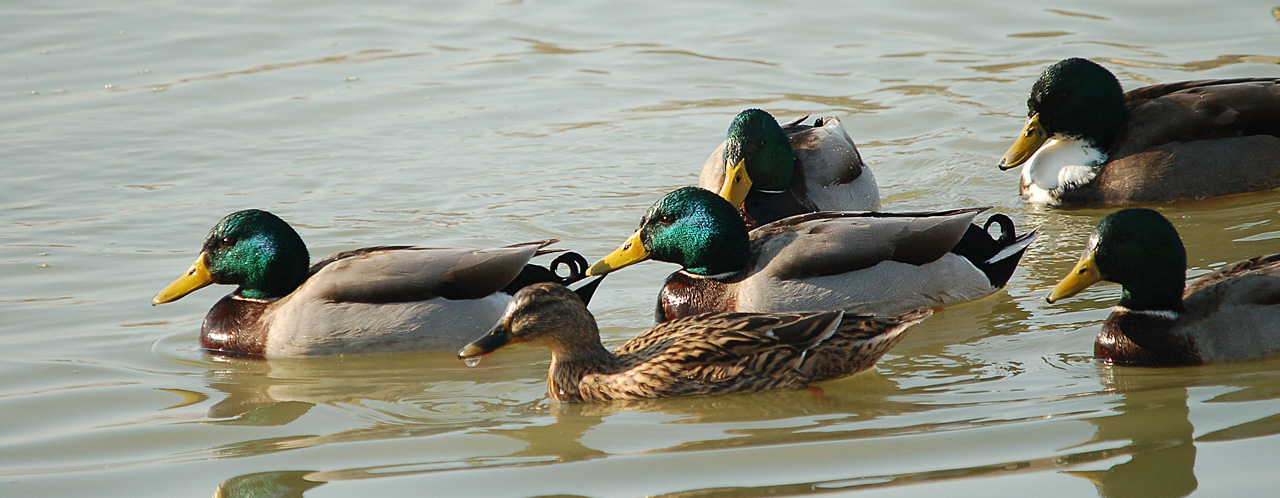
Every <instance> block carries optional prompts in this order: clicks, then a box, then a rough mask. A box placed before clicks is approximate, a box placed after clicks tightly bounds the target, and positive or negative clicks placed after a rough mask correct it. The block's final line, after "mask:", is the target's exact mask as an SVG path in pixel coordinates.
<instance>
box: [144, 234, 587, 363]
mask: <svg viewBox="0 0 1280 498" xmlns="http://www.w3.org/2000/svg"><path fill="white" fill-rule="evenodd" d="M554 242H556V241H555V240H543V241H539V242H529V243H524V244H516V245H512V246H507V247H499V248H494V249H453V248H442V249H436V248H431V249H428V248H421V247H408V246H382V247H367V248H364V249H356V250H353V251H346V252H341V253H338V254H334V255H332V256H329V257H328V258H325V259H324V260H321V261H320V262H318V263H316V264H314V265H311V264H310V261H309V259H310V258H309V256H308V254H307V246H306V244H304V243H303V242H302V237H299V236H298V233H297V232H296V231H294V230H293V227H290V226H289V224H288V223H286V222H285V221H284V220H282V219H280V218H279V217H277V216H276V215H274V214H271V213H268V212H266V211H261V210H257V209H250V210H245V211H237V212H234V213H231V214H229V215H227V216H226V217H225V218H223V219H222V221H219V222H218V224H217V225H215V226H214V227H213V229H212V230H211V231H210V232H209V235H208V237H206V238H205V242H204V247H203V248H202V249H201V251H200V256H199V257H197V258H196V262H195V263H194V264H192V265H191V268H190V269H189V270H187V273H186V274H185V275H183V276H182V277H181V278H179V279H178V280H176V281H174V282H173V283H172V284H170V285H169V286H168V287H166V288H165V289H164V290H162V291H160V293H159V294H157V295H156V297H155V299H153V300H152V301H151V304H152V305H156V304H163V303H168V302H172V301H176V300H178V299H181V298H182V297H183V296H186V295H187V294H190V293H192V292H195V291H196V290H199V289H201V288H203V287H205V286H207V285H209V284H215V283H216V284H230V285H236V286H238V287H237V288H236V290H235V291H234V292H232V293H231V294H228V295H227V296H226V297H224V298H222V300H220V301H218V303H217V304H214V305H213V309H210V310H209V314H208V315H206V316H205V319H204V323H203V325H202V326H201V328H200V329H201V330H200V346H201V347H203V348H204V349H206V350H209V351H212V352H219V353H228V354H241V355H249V356H268V357H280V356H313V355H330V354H349V353H376V352H404V351H423V350H444V349H453V348H456V347H459V346H461V345H463V344H466V343H467V341H468V340H470V339H472V338H474V337H475V336H476V335H477V334H480V333H481V332H483V331H484V330H486V329H487V328H488V324H489V323H492V322H493V321H494V320H496V319H497V318H498V317H499V316H501V315H502V312H503V310H504V309H505V308H506V305H507V303H508V302H509V301H510V300H511V294H514V293H515V291H516V290H518V289H519V288H520V287H521V286H524V285H528V284H530V283H533V282H540V281H548V280H555V281H562V280H564V279H560V278H559V277H557V276H556V275H555V274H554V273H553V272H552V271H551V270H548V269H546V268H542V267H538V266H536V265H529V264H528V263H529V260H530V259H531V258H533V257H534V256H536V255H539V254H543V253H544V249H543V248H544V247H546V246H548V245H550V244H552V243H554ZM569 255H572V256H569ZM565 256H568V258H569V259H570V260H572V258H575V257H576V258H577V259H578V260H580V261H581V262H580V264H579V266H586V260H582V259H581V256H577V255H576V254H574V253H567V254H566V255H564V256H562V257H565ZM568 264H569V265H570V266H571V267H572V266H573V264H572V263H568ZM579 274H580V272H579ZM570 278H573V276H571V277H570ZM591 290H594V289H593V288H592V289H587V292H588V294H584V297H587V298H589V292H590V291H591Z"/></svg>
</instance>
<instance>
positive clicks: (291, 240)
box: [202, 209, 311, 299]
mask: <svg viewBox="0 0 1280 498" xmlns="http://www.w3.org/2000/svg"><path fill="white" fill-rule="evenodd" d="M202 251H203V252H204V253H205V254H206V255H207V256H206V261H205V263H206V264H207V265H208V267H209V274H210V275H212V276H213V281H214V282H215V283H219V284H232V285H239V286H240V289H239V291H238V292H239V293H240V295H242V296H245V297H253V298H261V299H271V298H278V297H282V296H284V295H286V294H288V293H290V292H293V290H294V289H296V288H298V286H299V285H302V281H303V280H306V278H307V269H308V268H309V267H310V265H311V258H310V256H309V255H308V254H307V246H306V244H305V243H303V242H302V237H299V236H298V232H295V231H294V230H293V227H290V226H289V224H288V223H286V222H285V221H284V220H282V219H280V218H278V217H277V216H276V215H274V214H271V213H268V212H266V211H262V210H258V209H247V210H244V211H236V212H234V213H231V214H229V215H227V216H226V217H225V218H223V219H222V221H219V222H218V224H217V225H214V227H213V229H212V230H210V231H209V236H208V237H207V238H205V240H204V248H203V249H202Z"/></svg>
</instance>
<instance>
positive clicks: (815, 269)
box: [748, 207, 987, 280]
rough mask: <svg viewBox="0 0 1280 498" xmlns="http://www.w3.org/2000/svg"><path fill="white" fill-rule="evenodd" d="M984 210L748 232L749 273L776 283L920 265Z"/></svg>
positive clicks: (815, 217)
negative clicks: (893, 264) (889, 264)
mask: <svg viewBox="0 0 1280 498" xmlns="http://www.w3.org/2000/svg"><path fill="white" fill-rule="evenodd" d="M986 209H987V208H985V207H981V208H969V209H957V210H952V211H940V212H922V213H855V212H830V211H828V212H818V213H809V214H803V215H798V216H792V217H790V218H786V219H782V220H778V221H776V222H774V223H770V224H768V225H764V226H761V227H760V228H757V229H755V230H752V231H751V234H750V236H751V254H752V256H753V257H754V258H756V259H755V260H754V261H750V262H748V268H750V269H751V271H752V272H757V271H764V272H767V273H768V274H769V275H771V276H773V277H774V278H777V279H780V280H790V279H804V278H812V277H818V276H823V275H836V274H841V273H846V272H850V271H855V270H859V269H863V268H869V267H871V266H875V265H876V264H878V263H880V262H882V261H899V262H903V263H910V264H916V265H921V264H925V263H928V262H931V261H934V260H937V259H938V258H940V257H942V256H943V255H945V254H946V253H947V252H948V251H950V250H951V248H952V247H955V245H956V243H958V242H959V241H960V238H961V237H963V236H964V233H965V231H966V230H968V229H969V224H970V223H971V222H972V221H973V218H974V217H975V216H977V214H978V213H980V212H982V211H985V210H986Z"/></svg>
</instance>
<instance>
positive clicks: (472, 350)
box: [458, 284, 932, 402]
mask: <svg viewBox="0 0 1280 498" xmlns="http://www.w3.org/2000/svg"><path fill="white" fill-rule="evenodd" d="M931 313H932V312H931V311H927V310H925V311H914V312H910V313H906V314H903V315H902V316H898V317H890V318H877V317H873V316H857V315H854V314H852V313H845V312H843V311H839V310H836V311H827V312H813V313H707V314H702V315H697V316H690V317H685V318H681V319H678V320H672V321H669V322H666V323H662V324H659V325H657V326H655V327H653V328H651V329H649V330H646V331H644V332H641V333H640V335H638V336H636V337H635V338H634V339H631V340H630V341H627V342H626V344H623V345H622V346H619V347H618V348H617V349H615V350H614V351H613V352H612V353H610V352H609V351H608V350H606V349H605V348H604V345H602V344H600V329H599V328H598V327H597V326H596V320H595V317H593V316H591V312H589V311H587V306H586V305H585V304H583V302H582V300H580V299H578V297H576V296H575V295H574V294H573V293H572V292H570V291H569V290H567V289H565V288H564V287H563V286H559V285H553V284H535V285H531V286H529V287H526V288H524V289H521V290H520V291H519V292H517V293H516V295H515V298H514V299H512V301H511V304H509V305H508V306H507V311H506V313H505V314H503V315H502V319H501V320H500V321H499V322H498V325H497V326H496V327H494V328H493V330H492V331H490V332H489V333H488V334H485V335H484V336H482V337H480V338H479V339H476V340H475V341H474V342H472V343H471V344H469V345H467V346H466V347H464V348H462V350H460V351H458V357H459V358H463V359H468V358H478V357H479V356H482V355H485V354H488V353H490V352H493V351H494V350H496V349H498V348H500V347H502V346H505V345H507V344H510V343H513V342H524V343H528V344H530V345H536V346H544V347H547V348H549V349H551V368H550V371H549V372H548V373H547V392H548V393H549V394H550V395H551V398H552V399H554V400H556V401H570V402H572V401H610V400H622V399H643V398H661V397H667V396H679V395H691V394H719V393H733V392H749V391H763V390H766V389H781V388H797V389H798V388H802V387H804V386H805V385H807V384H809V383H812V382H819V381H823V380H830V379H837V378H840V377H845V376H849V375H853V374H855V373H858V372H860V371H862V370H866V369H868V368H871V366H872V365H875V363H876V360H879V359H880V357H881V356H884V353H885V352H886V351H888V350H889V348H891V347H893V345H894V344H897V343H898V341H899V340H901V339H902V337H903V332H904V331H906V330H907V328H909V327H910V326H912V325H914V324H916V323H918V322H920V321H921V320H924V319H925V318H926V317H928V316H929V315H930V314H931Z"/></svg>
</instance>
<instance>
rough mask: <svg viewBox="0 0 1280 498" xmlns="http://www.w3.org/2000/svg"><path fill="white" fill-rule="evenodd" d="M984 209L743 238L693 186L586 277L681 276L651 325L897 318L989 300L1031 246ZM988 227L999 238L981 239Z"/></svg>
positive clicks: (801, 221)
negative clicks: (697, 320) (652, 270)
mask: <svg viewBox="0 0 1280 498" xmlns="http://www.w3.org/2000/svg"><path fill="white" fill-rule="evenodd" d="M986 209H987V208H968V209H957V210H952V211H940V212H920V213H878V212H835V211H820V212H815V213H808V214H801V215H796V216H792V217H789V218H783V219H781V220H778V221H775V222H773V223H770V224H767V225H763V226H761V227H759V228H756V229H754V230H751V231H750V232H748V230H747V228H746V226H745V225H744V223H743V221H742V219H741V217H740V216H738V213H737V211H736V210H735V209H734V208H733V205H732V204H730V203H729V202H728V201H726V200H724V199H723V198H721V197H719V196H717V195H716V194H713V193H711V192H708V191H706V190H704V189H701V188H697V187H684V188H681V189H678V190H675V191H673V192H671V193H668V194H667V195H666V196H664V197H663V198H662V199H660V200H658V202H656V203H655V204H654V205H653V206H652V207H651V208H649V211H648V212H647V213H645V215H644V217H643V218H641V221H640V228H639V229H637V230H636V231H635V233H633V234H632V235H631V236H630V237H629V238H627V240H626V241H625V242H623V244H622V246H621V247H619V248H618V249H617V250H615V251H613V252H612V253H610V254H609V255H607V256H605V257H604V258H602V259H600V260H599V261H597V262H596V263H595V264H593V265H591V267H590V268H588V269H587V271H586V275H587V276H595V275H604V274H607V273H609V272H612V271H615V270H618V269H620V268H624V267H626V266H629V265H632V264H635V263H638V262H641V261H644V260H647V259H654V260H657V261H665V262H670V263H676V264H678V265H680V267H681V269H680V270H679V271H677V272H675V273H672V274H671V276H669V277H668V278H667V280H666V282H665V284H664V285H663V287H662V290H661V292H660V293H659V296H658V306H657V310H656V312H655V319H656V321H658V322H662V321H665V320H670V319H674V318H679V317H684V316H690V315H696V314H699V313H706V312H712V311H749V312H780V311H814V310H828V309H843V310H846V311H853V312H860V313H875V314H882V315H892V314H897V313H901V312H904V311H907V310H911V309H916V308H923V307H928V306H942V305H946V304H951V303H956V302H961V301H969V300H973V299H978V298H980V297H983V296H986V295H989V294H992V293H994V292H996V291H997V290H999V289H1000V288H1001V287H1003V286H1004V285H1005V283H1006V282H1008V281H1009V278H1010V277H1011V276H1012V275H1013V271H1014V268H1015V267H1016V266H1017V264H1018V260H1019V259H1020V258H1021V257H1022V254H1023V251H1025V250H1026V249H1027V246H1029V245H1030V244H1031V242H1032V241H1033V240H1034V239H1035V237H1036V236H1037V235H1038V232H1035V231H1032V232H1030V233H1027V234H1023V235H1021V236H1015V234H1014V226H1013V221H1012V220H1010V219H1009V218H1008V217H1007V216H1004V215H999V214H997V215H993V216H992V217H991V218H990V219H988V220H987V223H986V225H985V226H983V227H979V226H976V225H971V224H970V222H972V221H973V219H974V217H976V216H977V215H978V213H980V212H982V211H984V210H986ZM992 224H998V225H999V226H1000V231H1001V235H1000V237H999V238H998V239H993V238H992V237H991V236H990V235H988V233H987V231H986V230H987V229H988V228H990V226H991V225H992Z"/></svg>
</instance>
